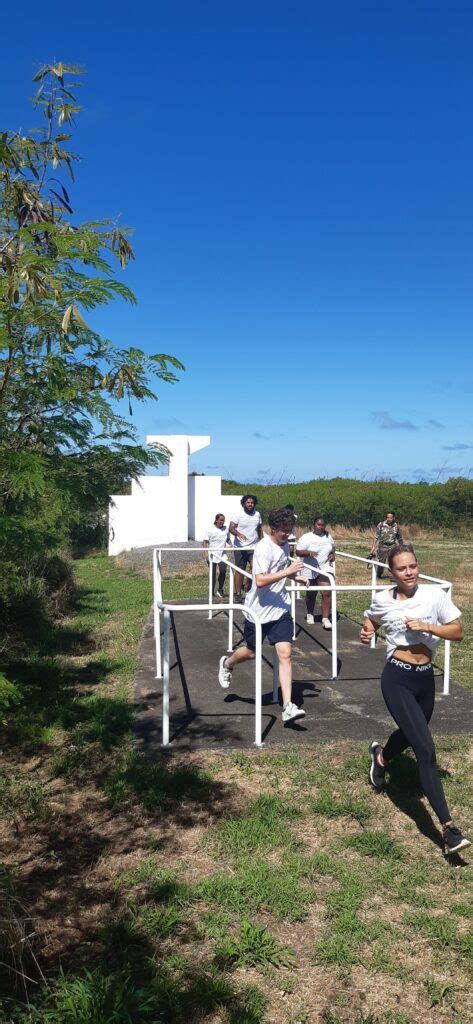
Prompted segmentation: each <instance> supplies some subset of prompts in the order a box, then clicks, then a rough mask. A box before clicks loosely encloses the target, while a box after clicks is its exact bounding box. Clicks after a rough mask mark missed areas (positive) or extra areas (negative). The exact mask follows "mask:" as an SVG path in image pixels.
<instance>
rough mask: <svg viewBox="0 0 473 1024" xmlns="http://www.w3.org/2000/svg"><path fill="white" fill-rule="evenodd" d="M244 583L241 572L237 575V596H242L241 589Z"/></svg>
mask: <svg viewBox="0 0 473 1024" xmlns="http://www.w3.org/2000/svg"><path fill="white" fill-rule="evenodd" d="M242 583H243V576H242V575H241V572H236V573H235V594H241V587H242Z"/></svg>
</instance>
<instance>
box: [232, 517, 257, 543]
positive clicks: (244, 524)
mask: <svg viewBox="0 0 473 1024" xmlns="http://www.w3.org/2000/svg"><path fill="white" fill-rule="evenodd" d="M231 521H232V523H234V524H235V527H236V529H237V530H238V533H244V534H245V537H246V540H245V541H243V540H239V539H238V537H235V538H234V541H233V543H234V546H235V547H236V548H247V547H249V546H250V545H253V544H257V543H258V540H259V535H258V527H259V526H261V516H260V514H259V512H256V511H254V512H253V513H252V514H251V515H248V512H245V511H244V509H243V508H242V510H241V512H238V513H237V514H236V515H235V516H232V520H231Z"/></svg>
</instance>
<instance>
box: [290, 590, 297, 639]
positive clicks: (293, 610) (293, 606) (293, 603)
mask: <svg viewBox="0 0 473 1024" xmlns="http://www.w3.org/2000/svg"><path fill="white" fill-rule="evenodd" d="M291 615H292V639H293V640H295V639H296V591H295V587H294V583H293V581H292V580H291Z"/></svg>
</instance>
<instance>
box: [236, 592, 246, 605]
mask: <svg viewBox="0 0 473 1024" xmlns="http://www.w3.org/2000/svg"><path fill="white" fill-rule="evenodd" d="M233 596H234V601H235V604H243V602H244V600H245V598H244V596H243V594H234V595H233Z"/></svg>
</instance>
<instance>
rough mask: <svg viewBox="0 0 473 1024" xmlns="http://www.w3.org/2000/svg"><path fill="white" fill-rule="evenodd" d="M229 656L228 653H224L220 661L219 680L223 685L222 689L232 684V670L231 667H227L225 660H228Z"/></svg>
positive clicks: (226, 688)
mask: <svg viewBox="0 0 473 1024" xmlns="http://www.w3.org/2000/svg"><path fill="white" fill-rule="evenodd" d="M227 657H228V655H227V654H222V657H221V658H220V661H219V663H218V681H219V683H220V686H221V687H222V690H228V687H229V686H230V683H231V681H232V670H231V669H230V668H225V662H226V660H227Z"/></svg>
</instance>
